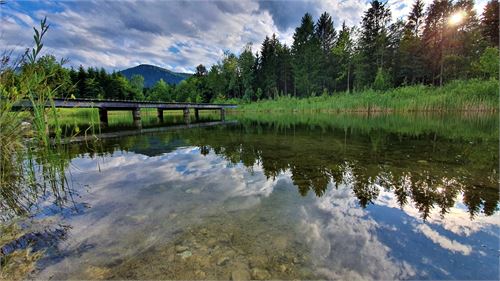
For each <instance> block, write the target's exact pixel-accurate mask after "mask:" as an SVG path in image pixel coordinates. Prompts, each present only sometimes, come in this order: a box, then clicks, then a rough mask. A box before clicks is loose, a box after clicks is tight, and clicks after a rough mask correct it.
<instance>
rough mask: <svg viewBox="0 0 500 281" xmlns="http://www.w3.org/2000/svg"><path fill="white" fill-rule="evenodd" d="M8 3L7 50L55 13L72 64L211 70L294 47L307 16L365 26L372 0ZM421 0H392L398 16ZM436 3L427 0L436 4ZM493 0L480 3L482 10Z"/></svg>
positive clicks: (3, 26)
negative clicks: (266, 44) (274, 45)
mask: <svg viewBox="0 0 500 281" xmlns="http://www.w3.org/2000/svg"><path fill="white" fill-rule="evenodd" d="M4 1H6V3H5V4H3V5H0V9H1V10H0V15H1V21H0V48H1V50H2V51H3V50H13V51H14V53H21V52H22V51H23V50H25V49H26V48H27V47H30V46H31V45H32V44H33V39H32V36H33V31H32V27H33V26H38V25H39V21H40V20H41V19H43V18H44V17H47V22H48V23H49V24H50V29H49V31H48V33H47V35H46V38H45V41H44V48H45V49H44V53H45V54H53V55H55V56H56V57H57V58H58V59H60V58H65V59H68V60H69V62H68V63H67V66H72V67H75V68H76V67H78V66H80V65H83V66H84V67H90V66H92V67H104V68H105V69H106V70H108V71H113V70H122V69H125V68H128V67H132V66H136V65H138V64H153V65H157V66H160V67H164V68H167V69H171V70H174V71H178V72H194V69H195V68H196V66H197V65H198V64H200V63H201V64H203V65H205V66H207V67H209V66H211V65H212V64H214V63H216V62H217V61H218V60H220V59H221V57H222V55H223V52H224V51H225V50H229V51H231V52H233V53H236V54H239V53H240V52H241V50H242V49H243V47H244V46H245V45H246V44H247V43H252V48H253V50H254V51H257V50H258V48H259V46H260V44H261V43H262V41H263V40H264V38H265V36H266V35H268V36H270V35H272V34H273V33H275V34H276V35H277V36H278V38H279V39H280V40H281V41H282V42H284V43H287V44H288V45H290V44H291V43H292V36H293V32H294V30H295V28H296V27H297V26H298V25H299V23H300V19H301V17H302V16H303V15H304V14H305V13H306V12H309V13H311V14H312V15H313V17H314V19H315V20H317V18H318V17H319V15H320V14H321V13H322V12H324V11H326V12H328V13H330V15H332V18H333V20H334V25H335V26H336V27H339V26H340V25H341V24H342V22H343V21H345V22H346V24H347V25H349V26H352V25H358V24H359V22H360V20H361V17H362V15H363V12H364V11H365V10H366V9H367V8H368V6H369V1H367V0H339V1H335V0H329V1H327V0H302V1H298V0H291V1H261V0H227V1H200V0H196V1H167V0H156V1H116V0H114V1H110V0H108V1H104V0H100V1H22V0H21V1H13V0H4ZM413 1H414V0H388V5H389V7H390V8H391V12H392V17H393V19H397V18H404V17H405V16H406V15H407V14H408V12H409V9H410V8H411V5H412V3H413ZM431 1H432V0H424V2H425V3H426V4H429V3H430V2H431ZM486 2H487V0H476V9H477V10H478V13H479V14H480V13H481V11H482V8H483V7H484V5H485V4H486Z"/></svg>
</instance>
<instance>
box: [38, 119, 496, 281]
mask: <svg viewBox="0 0 500 281" xmlns="http://www.w3.org/2000/svg"><path fill="white" fill-rule="evenodd" d="M232 118H233V119H236V120H237V123H231V124H225V125H214V126H207V127H195V128H190V129H180V128H177V129H174V130H166V131H163V132H158V131H156V132H149V133H145V132H144V131H143V133H142V134H141V133H140V131H139V132H138V134H132V135H120V136H115V137H111V138H106V139H102V140H101V141H99V142H97V143H87V144H85V145H84V144H82V143H73V144H71V145H70V146H69V147H68V153H69V155H70V157H69V158H70V159H71V161H70V163H71V164H70V166H69V167H70V173H71V177H70V178H71V181H72V183H73V187H74V190H75V196H74V197H73V198H72V199H71V200H70V201H71V203H68V208H67V209H65V210H64V211H63V212H55V211H54V209H53V208H52V209H50V210H51V211H50V212H48V211H45V212H42V214H40V215H38V217H37V218H40V219H43V220H50V222H51V223H53V224H54V225H58V226H59V227H61V228H63V229H64V231H65V235H64V237H63V239H58V240H57V242H56V243H53V244H51V245H50V246H48V247H46V248H45V250H46V255H45V257H44V258H42V259H41V260H40V261H39V263H38V268H39V270H38V271H36V272H35V273H34V274H33V276H32V277H33V278H37V279H38V278H41V279H47V278H52V279H230V278H232V279H238V280H240V279H247V278H252V279H318V278H330V279H332V278H334V279H347V280H353V279H385V280H387V279H391V280H392V279H496V278H498V276H499V254H500V252H499V250H500V249H499V238H500V237H499V236H500V235H499V232H500V217H499V214H498V212H497V211H498V202H499V194H498V170H497V169H498V153H499V151H498V150H499V149H498V126H499V122H498V117H497V116H435V115H433V116H414V115H405V116H396V115H379V116H360V115H355V116H352V115H327V114H325V115H300V114H289V115H280V116H270V115H268V114H267V115H262V114H261V115H258V114H255V115H254V116H252V115H246V116H233V117H232ZM155 126H156V125H155ZM45 207H47V208H48V207H49V205H48V204H47V205H44V206H42V207H41V208H42V209H43V208H45Z"/></svg>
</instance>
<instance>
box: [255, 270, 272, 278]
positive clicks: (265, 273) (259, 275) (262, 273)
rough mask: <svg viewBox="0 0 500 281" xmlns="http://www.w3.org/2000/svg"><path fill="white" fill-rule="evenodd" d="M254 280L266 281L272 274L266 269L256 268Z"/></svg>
mask: <svg viewBox="0 0 500 281" xmlns="http://www.w3.org/2000/svg"><path fill="white" fill-rule="evenodd" d="M252 278H253V279H257V280H266V279H269V278H271V274H269V272H268V271H267V270H265V269H260V268H254V269H252Z"/></svg>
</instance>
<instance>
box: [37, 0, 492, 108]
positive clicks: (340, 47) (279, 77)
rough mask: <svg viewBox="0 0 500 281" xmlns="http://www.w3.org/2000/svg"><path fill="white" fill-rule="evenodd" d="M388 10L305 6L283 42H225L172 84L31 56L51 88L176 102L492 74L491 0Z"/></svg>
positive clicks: (376, 4)
mask: <svg viewBox="0 0 500 281" xmlns="http://www.w3.org/2000/svg"><path fill="white" fill-rule="evenodd" d="M391 19H392V17H391V11H390V9H389V7H387V3H385V2H383V1H377V0H374V1H372V2H371V4H370V8H369V9H368V10H367V11H365V13H364V16H363V18H362V21H361V24H360V26H358V27H356V26H355V27H349V26H347V25H346V24H345V23H343V24H342V26H341V28H340V29H339V30H336V29H335V28H334V20H333V18H332V16H331V15H329V14H328V13H326V12H325V13H323V14H322V15H321V16H320V17H319V19H318V20H317V21H316V22H315V21H314V19H313V18H312V16H311V15H310V14H309V13H306V14H305V15H304V16H303V17H302V20H301V24H300V26H298V27H297V28H296V29H295V33H294V35H293V43H292V45H291V46H287V45H286V44H282V43H281V42H280V41H279V40H278V38H277V36H276V35H275V34H273V35H271V36H270V37H266V38H265V40H264V42H262V44H261V47H260V51H258V52H256V53H255V54H254V53H253V52H252V45H251V44H250V43H249V44H247V45H246V46H244V47H243V49H242V50H241V52H240V54H239V56H238V55H236V54H233V53H231V52H228V51H226V52H225V53H224V56H223V57H222V58H221V60H220V61H219V62H218V63H216V64H214V65H212V66H211V67H210V69H209V70H208V69H207V68H206V67H205V66H203V65H199V66H197V67H196V73H195V74H194V75H193V76H191V77H190V78H188V79H186V80H184V81H182V82H181V83H179V84H178V85H171V84H168V83H166V82H165V81H163V80H160V81H158V82H157V83H156V84H155V85H153V86H152V87H150V88H145V87H144V77H142V76H140V75H134V76H132V77H131V79H130V80H129V79H127V78H125V76H123V75H122V74H120V73H111V74H110V73H106V71H105V70H104V69H97V68H88V69H84V68H83V67H81V66H80V68H79V69H78V70H74V69H67V68H64V67H62V63H61V62H58V61H56V59H55V57H53V56H50V55H47V56H45V57H43V58H42V59H41V62H42V64H44V65H46V67H47V68H51V69H53V68H54V67H55V68H57V69H58V71H56V72H55V75H53V77H51V78H50V80H51V83H53V84H54V85H55V86H57V92H58V93H59V95H60V96H66V97H79V98H107V99H134V100H144V99H146V100H161V101H178V102H185V101H189V102H222V101H226V100H228V99H238V100H240V101H247V102H248V101H256V100H261V99H273V98H277V97H278V96H293V97H311V96H318V95H333V94H335V93H339V92H352V91H360V90H364V89H373V90H377V91H384V90H388V89H390V88H394V87H401V86H406V85H414V84H426V85H436V86H441V85H443V83H446V82H448V81H452V80H459V79H470V78H489V77H498V62H499V51H498V47H499V1H498V0H491V1H489V2H488V3H487V5H486V6H485V9H484V11H483V12H482V15H477V14H476V11H475V9H474V1H473V0H458V1H451V0H434V1H433V2H432V3H431V4H430V5H429V6H428V7H424V3H423V1H422V0H416V1H415V2H414V3H413V5H412V8H411V11H410V14H409V15H408V16H407V17H406V20H402V19H398V20H396V21H395V22H392V21H391Z"/></svg>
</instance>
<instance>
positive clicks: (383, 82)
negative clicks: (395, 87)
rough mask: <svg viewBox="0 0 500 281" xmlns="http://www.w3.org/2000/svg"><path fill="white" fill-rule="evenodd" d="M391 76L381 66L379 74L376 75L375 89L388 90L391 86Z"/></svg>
mask: <svg viewBox="0 0 500 281" xmlns="http://www.w3.org/2000/svg"><path fill="white" fill-rule="evenodd" d="M389 80H390V78H389V76H388V75H387V73H386V72H385V71H384V70H383V69H382V68H379V69H378V71H377V75H376V76H375V81H374V82H373V89H374V90H375V91H386V90H388V89H389V88H390V87H391V83H390V81H389Z"/></svg>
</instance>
